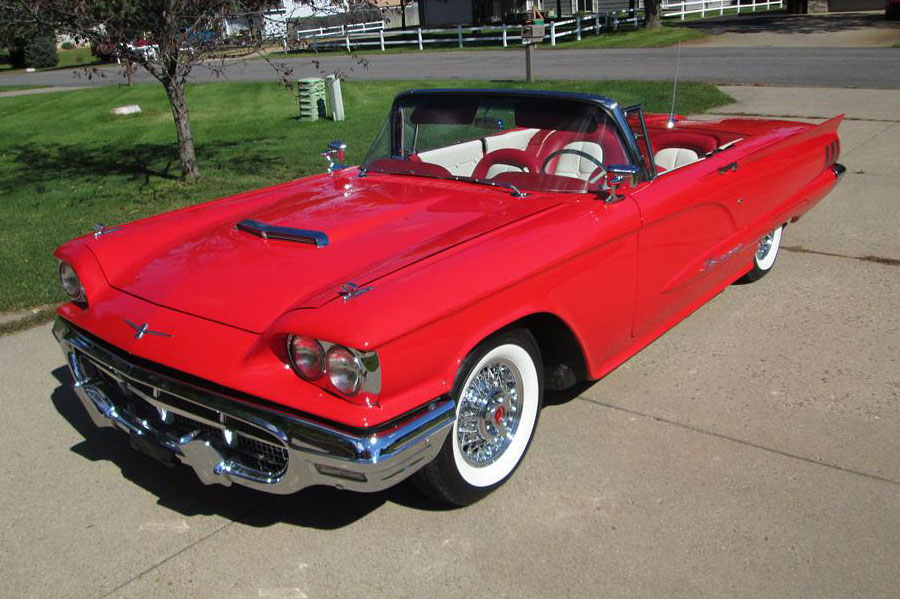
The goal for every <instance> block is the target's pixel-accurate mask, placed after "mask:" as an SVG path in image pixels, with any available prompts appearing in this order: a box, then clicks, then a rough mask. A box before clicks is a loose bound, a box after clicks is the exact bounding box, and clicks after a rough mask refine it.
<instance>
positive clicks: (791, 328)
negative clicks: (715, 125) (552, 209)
mask: <svg viewBox="0 0 900 599" xmlns="http://www.w3.org/2000/svg"><path fill="white" fill-rule="evenodd" d="M726 91H728V92H729V93H732V95H735V96H736V97H738V98H739V103H738V104H737V105H735V106H732V107H729V109H728V110H729V111H731V112H747V113H753V114H761V113H763V112H764V111H766V110H770V109H775V113H776V114H784V113H785V110H790V111H792V112H793V113H796V114H799V115H802V116H812V117H816V118H821V117H826V116H831V115H832V113H836V112H840V111H841V110H844V109H847V110H848V114H849V113H852V114H853V119H854V120H848V121H846V122H845V123H844V125H843V126H842V130H841V131H842V136H843V155H842V157H841V162H843V163H845V164H846V166H847V167H848V173H847V175H846V176H845V179H844V181H843V183H842V184H841V185H840V186H839V187H838V188H837V189H836V191H835V192H834V193H832V194H831V196H829V197H828V198H827V199H826V200H825V201H824V202H823V203H822V204H821V205H820V206H819V207H817V208H816V209H815V210H813V212H812V213H810V214H809V215H807V216H806V217H804V218H803V219H801V220H800V221H799V222H798V223H796V224H794V225H791V226H790V227H788V228H787V229H786V232H785V236H784V242H783V243H784V244H785V245H786V246H788V248H787V249H786V251H784V252H783V253H782V254H781V255H780V256H779V258H778V264H777V265H776V268H775V271H774V272H773V273H772V274H771V275H769V276H767V277H766V278H764V279H762V280H761V281H759V282H757V283H755V284H753V285H744V286H733V287H731V288H729V289H727V290H725V291H724V292H723V293H722V294H721V295H719V296H718V297H717V298H715V299H714V300H713V301H712V302H710V303H709V304H707V305H706V306H705V307H703V308H701V309H700V310H699V311H697V312H696V313H695V314H694V315H692V316H691V317H690V318H688V319H687V320H686V321H685V322H683V323H682V324H680V325H679V326H677V327H676V328H675V329H673V330H672V331H670V332H669V333H667V334H666V335H665V336H663V337H662V338H661V339H659V340H658V341H656V342H655V343H653V344H652V345H651V346H650V347H648V348H647V349H645V350H644V351H643V352H641V353H640V354H639V355H638V356H636V357H634V358H632V359H631V360H629V361H628V362H627V363H626V364H624V365H623V366H621V367H620V368H618V369H617V370H616V371H614V372H613V373H612V374H610V375H609V376H608V377H606V378H605V379H604V380H602V381H600V382H598V383H596V384H595V385H593V386H591V387H589V388H587V389H584V390H582V392H581V393H580V394H570V395H569V396H566V397H556V398H551V399H552V401H550V402H549V405H548V406H547V407H546V408H545V410H544V411H543V413H542V415H541V421H540V425H539V429H538V432H537V435H536V437H535V441H534V444H533V446H532V449H531V451H530V452H529V454H528V456H527V458H526V460H525V463H524V464H523V466H522V468H520V469H519V471H518V472H517V474H516V476H515V477H514V478H513V479H512V480H511V481H510V483H509V484H507V485H506V486H504V487H503V488H502V489H500V490H498V491H497V492H496V493H494V494H493V495H491V496H490V497H488V498H487V499H486V500H485V501H483V502H481V503H479V504H476V505H474V506H471V507H469V508H466V509H461V510H451V511H446V510H441V509H437V508H436V506H434V505H432V504H430V503H428V502H426V501H424V500H423V499H422V498H420V497H419V496H418V495H417V494H416V493H415V492H414V491H413V490H412V489H410V488H409V487H408V486H401V487H400V488H397V489H394V490H392V491H390V492H386V493H379V494H375V495H356V494H351V493H342V492H338V491H332V490H324V489H312V490H308V491H306V492H302V493H300V494H298V495H295V496H289V497H270V496H266V495H262V494H258V493H254V492H250V491H247V490H245V489H241V488H231V489H225V488H222V487H204V486H203V485H202V484H200V483H199V482H198V481H197V480H196V479H195V477H194V476H193V474H192V473H191V472H190V471H188V470H187V469H186V468H174V469H167V468H165V467H164V466H162V465H160V464H157V463H156V462H153V461H152V460H150V459H148V458H145V457H143V456H141V455H139V454H137V453H136V452H134V451H133V450H131V449H130V448H129V447H128V441H127V439H126V438H124V435H121V434H119V433H116V432H113V431H110V430H108V429H104V430H97V429H96V428H94V427H93V425H92V424H91V422H90V421H89V419H88V417H87V416H86V414H85V413H84V411H83V409H82V408H81V407H80V405H79V404H78V402H77V400H76V399H75V397H74V395H73V394H72V392H71V390H70V388H69V385H70V384H71V381H70V378H69V375H68V373H67V372H66V370H65V368H64V365H63V359H62V356H61V355H60V353H59V350H58V348H57V347H56V346H55V343H54V342H53V340H52V338H51V335H50V331H49V327H48V326H42V327H38V328H35V329H31V330H28V331H24V332H21V333H18V334H15V335H9V336H6V337H0V380H2V381H3V384H2V385H0V421H2V422H3V424H4V426H3V427H0V444H2V446H3V447H4V448H5V451H6V453H5V468H3V469H0V514H2V518H0V576H2V579H3V585H4V591H3V594H4V595H5V596H9V597H17V598H18V597H98V598H99V597H140V598H146V597H176V596H177V597H183V596H191V597H239V598H251V597H254V598H258V597H279V598H287V599H296V598H310V599H313V598H320V597H341V598H345V597H397V598H404V597H410V598H416V599H420V598H422V597H429V598H431V597H435V598H441V597H448V598H451V597H453V598H455V597H461V596H469V597H485V596H492V597H498V598H502V597H510V598H516V599H521V598H532V597H533V598H541V599H543V598H546V597H584V598H590V599H595V598H597V597H603V598H604V599H606V598H617V597H623V598H624V597H641V598H655V597H659V598H665V599H678V598H685V599H697V598H703V597H711V598H719V597H729V598H736V597H738V598H740V597H747V598H760V597H816V598H832V597H833V598H835V599H846V598H847V597H865V598H867V599H872V598H885V599H888V598H890V599H893V598H895V597H896V596H897V589H898V588H900V568H898V567H897V564H898V557H897V556H898V555H900V457H898V456H900V374H898V373H900V368H898V360H900V266H898V265H900V260H897V261H896V263H894V262H892V261H891V260H890V259H891V258H894V259H900V239H898V235H897V223H898V222H900V213H898V208H897V204H898V203H897V201H896V197H897V192H896V190H897V189H898V188H900V164H898V162H897V161H898V160H900V153H898V152H897V142H896V139H897V137H896V134H897V125H898V123H900V118H898V115H897V114H896V113H895V112H891V110H890V106H891V103H892V102H893V106H895V107H897V106H900V102H898V99H900V98H898V94H900V92H884V93H887V94H894V95H893V96H890V95H886V96H881V95H880V94H878V95H874V96H869V95H854V94H852V93H847V94H846V95H843V92H841V93H837V92H833V91H832V90H802V89H796V88H795V89H791V90H777V89H773V88H740V89H732V88H729V89H727V90H726ZM745 92H746V95H743V96H742V94H744V93H745ZM820 96H825V97H831V98H833V101H834V103H833V104H828V103H823V102H820ZM783 106H789V107H790V108H789V109H784V108H781V107H783ZM790 166H791V165H789V164H786V165H784V167H785V168H790ZM867 256H871V257H880V258H882V260H881V261H877V260H870V259H866V257H867ZM598 302H599V303H598V309H603V306H602V301H601V300H598Z"/></svg>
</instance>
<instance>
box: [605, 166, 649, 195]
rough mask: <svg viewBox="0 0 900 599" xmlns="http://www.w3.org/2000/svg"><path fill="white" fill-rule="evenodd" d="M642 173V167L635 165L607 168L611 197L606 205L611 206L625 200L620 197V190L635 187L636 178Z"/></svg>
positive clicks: (607, 181)
mask: <svg viewBox="0 0 900 599" xmlns="http://www.w3.org/2000/svg"><path fill="white" fill-rule="evenodd" d="M640 172H641V169H640V167H638V166H635V165H633V164H611V165H609V166H607V167H606V186H607V187H608V188H609V196H608V197H607V198H606V203H607V204H611V203H613V202H618V201H619V200H622V199H624V197H625V196H620V195H619V189H621V188H625V189H627V188H629V187H632V186H633V185H634V182H635V178H636V177H637V176H638V174H639V173H640Z"/></svg>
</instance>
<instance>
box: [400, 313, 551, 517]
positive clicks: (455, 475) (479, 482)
mask: <svg viewBox="0 0 900 599" xmlns="http://www.w3.org/2000/svg"><path fill="white" fill-rule="evenodd" d="M453 397H454V399H455V400H456V420H455V421H454V423H453V430H452V431H451V433H450V435H449V436H448V437H447V440H446V441H445V442H444V445H443V447H442V448H441V451H440V453H439V454H438V456H437V458H435V460H434V461H433V462H431V463H430V464H428V465H427V466H425V467H424V468H422V470H420V471H419V472H418V473H416V476H415V477H414V479H413V480H414V482H415V484H416V486H418V487H419V488H420V489H421V490H422V491H424V492H425V493H426V494H428V495H430V496H432V497H434V498H435V499H437V500H439V501H442V502H445V503H449V504H452V505H469V504H471V503H474V502H475V501H478V500H479V499H481V498H482V497H484V496H486V495H487V494H489V493H490V492H491V491H493V490H494V489H496V488H497V487H499V486H500V485H501V484H503V483H504V482H505V481H506V480H507V479H508V478H509V477H510V476H511V475H512V473H513V472H514V471H515V470H516V468H517V467H518V466H519V464H520V463H521V462H522V458H523V457H524V456H525V452H526V451H528V447H529V445H530V444H531V439H532V437H533V436H534V430H535V428H536V427H537V421H538V416H539V413H540V409H541V404H542V401H543V372H542V368H541V359H540V351H539V350H538V347H537V344H536V343H535V341H534V337H532V335H531V333H529V332H528V331H526V330H524V329H515V330H511V331H507V332H504V333H500V334H498V335H494V336H492V337H489V338H488V339H486V340H485V341H483V342H481V343H480V344H479V345H478V347H476V348H475V349H474V350H472V352H471V353H470V354H469V355H468V356H467V357H466V359H465V360H464V361H463V363H462V365H461V366H460V369H459V373H458V374H457V379H456V383H455V384H454V388H453Z"/></svg>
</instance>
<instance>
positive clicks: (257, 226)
mask: <svg viewBox="0 0 900 599" xmlns="http://www.w3.org/2000/svg"><path fill="white" fill-rule="evenodd" d="M237 229H238V230H239V231H246V232H247V233H250V234H251V235H256V236H257V237H262V238H263V239H281V240H283V241H299V242H300V243H307V244H310V245H314V246H316V247H317V248H323V247H325V246H327V245H328V235H326V234H325V233H323V232H322V231H312V230H309V229H294V228H292V227H279V226H276V225H270V224H268V223H264V222H261V221H258V220H251V219H247V220H242V221H240V222H239V223H238V224H237Z"/></svg>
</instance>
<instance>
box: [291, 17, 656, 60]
mask: <svg viewBox="0 0 900 599" xmlns="http://www.w3.org/2000/svg"><path fill="white" fill-rule="evenodd" d="M641 19H642V16H641V13H639V12H638V11H634V10H632V11H629V10H620V11H611V12H609V13H603V14H595V15H588V16H578V17H573V18H571V19H567V20H564V21H552V22H550V23H548V24H547V25H546V29H545V32H546V33H545V38H544V41H545V42H546V43H549V44H550V45H551V46H555V45H556V43H557V42H558V41H560V40H563V41H566V40H570V39H571V40H580V39H582V37H584V36H585V35H597V34H600V33H601V32H603V31H615V30H617V29H618V28H619V27H622V26H631V27H637V26H638V25H639V24H640V22H641ZM295 35H296V42H298V43H300V44H301V46H302V47H306V48H310V49H313V50H319V49H325V48H330V49H333V48H336V47H342V48H344V49H345V50H347V51H348V52H350V51H352V50H353V49H358V48H360V49H367V48H378V49H380V50H381V51H382V52H383V51H385V50H386V49H387V48H388V47H391V46H410V45H412V46H417V47H418V49H419V50H424V49H425V47H426V46H428V45H432V44H443V45H451V46H452V45H456V46H457V47H459V48H463V47H465V46H466V44H469V45H472V44H480V45H485V44H490V43H498V45H500V46H502V47H504V48H506V47H508V46H509V44H511V43H512V44H516V43H521V41H522V25H521V24H506V23H504V24H502V25H486V26H479V27H468V26H462V25H459V26H456V27H453V28H423V27H416V28H414V29H405V30H398V29H393V30H388V29H384V21H375V22H372V23H359V24H356V25H347V26H336V27H326V28H320V29H306V30H302V31H297V32H295Z"/></svg>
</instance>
